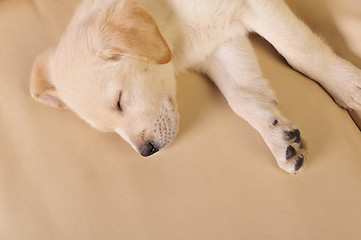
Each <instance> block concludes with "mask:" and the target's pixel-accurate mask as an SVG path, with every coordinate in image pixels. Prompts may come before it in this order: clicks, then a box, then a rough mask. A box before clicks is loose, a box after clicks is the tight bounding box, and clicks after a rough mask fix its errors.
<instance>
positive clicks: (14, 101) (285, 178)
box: [0, 0, 361, 240]
mask: <svg viewBox="0 0 361 240" xmlns="http://www.w3.org/2000/svg"><path fill="white" fill-rule="evenodd" d="M288 3H289V4H290V6H291V7H292V8H293V9H294V10H295V11H296V12H297V15H298V16H300V17H301V18H303V19H304V20H305V21H306V22H307V23H308V24H310V25H311V27H312V28H313V29H314V30H315V31H317V32H318V33H320V34H322V35H323V36H324V37H325V39H326V40H327V41H328V42H330V44H331V45H332V46H333V48H334V49H335V50H336V51H337V52H338V53H339V54H340V55H342V56H344V57H345V58H347V59H349V60H351V61H352V62H353V63H354V64H356V65H358V66H359V67H361V61H360V59H361V58H360V57H361V54H360V45H359V42H357V41H359V40H358V39H360V37H359V36H360V31H361V28H360V26H361V17H360V16H361V9H360V8H361V7H360V6H361V1H360V0H332V1H330V0H320V1H314V0H292V1H291V0H290V1H288ZM76 4H77V2H76V1H72V0H63V1H57V0H37V1H35V0H34V1H30V0H0V46H1V47H0V239H1V240H35V239H44V240H45V239H46V240H50V239H52V240H63V239H71V240H80V239H87V240H88V239H92V240H93V239H94V240H117V239H122V240H177V239H179V240H203V239H204V240H213V239H214V240H220V239H222V240H223V239H225V240H238V239H242V240H243V239H272V240H283V239H293V240H304V239H308V240H310V239H317V240H323V239H324V240H333V239H335V240H336V239H337V240H338V239H348V240H353V239H355V240H356V239H360V237H361V227H360V226H361V225H360V223H361V135H360V132H359V130H358V128H357V127H356V125H355V124H354V122H353V121H352V120H351V118H350V116H349V115H348V114H347V112H346V111H345V110H342V109H340V108H339V107H337V106H336V104H335V103H334V102H333V101H332V100H331V98H330V97H329V96H328V95H327V94H326V93H325V92H324V91H323V90H322V89H321V88H320V87H319V86H318V85H317V84H316V83H315V82H313V81H311V80H309V79H308V78H306V77H304V76H303V75H301V74H300V73H297V72H296V71H294V70H292V69H290V68H289V67H288V66H287V64H286V63H285V61H284V60H283V58H282V57H280V56H279V55H278V54H277V52H276V51H275V50H274V49H273V48H272V47H271V46H270V45H269V44H268V43H266V42H265V41H264V40H262V39H261V38H260V37H256V36H253V37H252V38H253V44H254V46H255V47H256V52H257V55H258V57H259V61H260V63H261V66H262V69H263V71H264V75H265V76H266V77H267V78H268V79H269V80H270V84H271V85H272V87H273V88H274V89H275V92H276V94H277V96H278V98H279V103H280V106H281V107H282V109H283V111H284V113H285V115H286V116H288V117H289V118H290V119H291V120H293V121H294V122H295V123H297V124H298V125H299V127H300V129H301V130H302V133H303V136H304V137H305V139H307V145H308V147H309V155H308V161H307V168H306V169H305V170H304V171H303V172H302V173H300V174H298V175H296V176H292V175H288V174H286V173H284V172H283V171H282V170H280V169H279V168H278V167H277V165H276V162H275V160H274V159H273V156H272V154H271V152H270V151H269V150H268V149H267V146H266V144H265V143H264V142H263V141H262V138H261V137H260V136H259V135H258V134H257V132H256V131H255V130H253V129H252V128H251V127H250V126H249V125H248V124H247V123H246V122H245V121H243V120H242V119H240V118H239V117H237V116H236V115H235V114H234V113H233V112H232V111H231V109H230V108H229V107H228V105H227V103H226V101H225V100H224V98H223V97H222V95H221V94H220V93H219V91H218V90H217V89H216V88H215V87H214V86H213V85H212V84H211V83H209V82H208V81H207V80H206V79H204V78H202V77H200V76H198V75H195V74H191V73H187V74H184V75H182V76H180V77H179V81H178V104H179V109H180V114H181V124H180V132H179V134H178V136H177V138H176V140H175V141H174V143H173V144H172V145H170V146H169V147H168V148H167V149H165V150H163V151H161V152H160V153H158V154H156V155H155V156H153V157H150V158H146V159H145V158H142V157H141V156H140V155H139V154H137V153H136V152H135V151H134V150H133V149H132V148H131V147H130V146H128V144H127V143H125V142H124V141H123V140H122V139H121V138H120V137H118V136H117V135H116V134H111V133H109V134H104V133H100V132H97V131H96V130H93V129H92V128H91V127H89V126H88V125H87V124H85V123H84V122H83V121H81V120H80V119H79V118H78V117H77V116H76V115H75V114H73V113H71V112H69V111H63V110H56V109H53V108H49V107H46V106H44V105H41V104H39V103H37V102H35V101H33V100H32V99H31V98H30V94H29V76H30V70H31V65H32V62H33V60H34V59H35V57H36V56H37V55H38V54H39V53H41V52H42V51H43V50H45V49H46V48H48V47H49V46H52V45H53V44H56V42H57V41H58V40H59V37H60V35H61V33H62V31H63V30H64V28H65V26H66V23H67V22H68V21H69V19H70V17H71V14H72V12H73V10H74V7H75V6H76ZM351 19H353V20H351Z"/></svg>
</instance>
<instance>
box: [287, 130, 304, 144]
mask: <svg viewBox="0 0 361 240" xmlns="http://www.w3.org/2000/svg"><path fill="white" fill-rule="evenodd" d="M285 135H286V140H292V139H295V140H294V142H295V143H300V142H301V133H300V131H299V130H298V129H294V130H292V131H286V132H285Z"/></svg>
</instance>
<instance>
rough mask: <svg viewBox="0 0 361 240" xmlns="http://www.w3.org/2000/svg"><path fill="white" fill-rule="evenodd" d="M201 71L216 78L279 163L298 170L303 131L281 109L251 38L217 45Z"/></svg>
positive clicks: (284, 166) (234, 108)
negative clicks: (259, 63)
mask: <svg viewBox="0 0 361 240" xmlns="http://www.w3.org/2000/svg"><path fill="white" fill-rule="evenodd" d="M202 71H203V72H205V73H206V74H207V75H208V76H209V77H210V78H211V79H212V80H213V81H214V82H215V84H216V85H217V86H218V88H219V89H220V91H221V92H222V93H223V95H224V96H225V97H226V99H227V101H228V103H229V105H230V106H231V108H232V109H233V110H234V112H235V113H236V114H238V115H239V116H241V117H242V118H244V119H245V120H246V121H248V122H249V123H250V124H251V125H252V126H253V127H254V128H255V129H256V130H257V131H258V132H259V133H260V134H261V135H262V137H263V139H264V140H265V142H266V144H267V145H268V147H269V148H270V149H271V151H272V153H273V155H274V156H275V158H276V160H277V163H278V165H279V166H280V167H281V168H282V169H283V170H285V171H287V172H289V173H296V172H297V171H298V170H299V169H300V168H301V167H302V164H303V162H304V158H305V151H304V149H303V147H302V142H301V137H300V131H299V130H298V129H297V128H296V127H295V126H294V124H292V123H291V122H290V121H289V120H287V119H286V118H285V117H284V116H283V115H282V114H281V112H280V111H279V109H278V107H277V102H276V100H275V97H274V94H273V92H272V90H271V89H270V88H269V86H268V84H267V81H266V80H265V79H264V78H263V77H262V74H261V71H260V68H259V66H258V63H257V60H256V57H255V54H254V52H253V49H252V47H251V45H250V42H249V40H248V38H246V37H244V38H242V39H239V40H232V41H229V42H227V43H225V44H224V45H222V46H220V47H218V48H217V49H216V50H215V51H214V52H213V53H212V54H211V56H209V57H208V58H207V59H206V60H205V62H204V64H203V65H202Z"/></svg>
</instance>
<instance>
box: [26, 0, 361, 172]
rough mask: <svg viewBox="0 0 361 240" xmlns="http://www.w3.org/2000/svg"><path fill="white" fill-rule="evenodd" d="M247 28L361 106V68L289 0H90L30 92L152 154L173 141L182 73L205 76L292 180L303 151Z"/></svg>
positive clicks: (44, 60) (43, 63)
mask: <svg viewBox="0 0 361 240" xmlns="http://www.w3.org/2000/svg"><path fill="white" fill-rule="evenodd" d="M250 31H256V32H257V33H259V34H260V35H262V36H263V37H265V38H266V39H267V40H268V41H270V42H271V43H272V44H273V45H274V46H275V47H276V48H277V50H278V51H279V52H280V53H281V54H282V55H283V56H284V57H285V58H286V59H287V61H288V62H289V63H290V64H291V65H292V66H293V67H294V68H295V69H297V70H299V71H301V72H303V73H305V74H307V75H308V76H310V77H311V78H313V79H315V80H316V81H318V82H319V83H320V84H321V85H322V86H323V87H324V88H325V89H326V90H327V91H329V93H330V94H332V96H333V97H334V98H335V100H336V101H337V102H338V103H339V104H340V105H341V106H343V107H347V108H351V109H360V108H361V71H360V70H359V69H357V68H356V67H354V66H353V65H352V64H351V63H349V62H347V61H345V60H343V59H341V58H339V57H338V56H336V55H335V54H334V53H333V52H332V51H331V50H330V48H329V47H328V46H327V45H325V44H324V43H323V42H322V41H321V40H320V39H319V38H318V37H317V36H316V35H314V34H313V33H312V32H311V31H310V29H309V28H308V27H307V26H306V25H304V24H303V23H302V22H301V21H300V20H298V19H297V18H296V17H295V16H294V15H293V13H292V12H291V11H290V10H289V8H288V7H287V6H286V4H285V3H284V2H283V1H282V0H273V1H269V0H213V1H209V0H197V1H191V0H152V1H149V0H137V1H136V2H135V1H132V0H102V1H100V0H85V1H84V2H83V3H82V4H81V5H80V6H79V8H78V10H77V11H76V13H75V15H74V18H73V20H72V21H71V23H70V24H69V26H68V28H67V30H66V32H65V33H64V35H63V37H62V39H61V41H60V42H59V44H58V46H57V47H56V48H54V49H51V50H48V51H46V52H45V53H44V54H42V55H40V56H39V57H38V58H37V60H36V61H35V64H34V68H33V74H32V80H31V93H32V96H33V97H34V98H35V99H37V100H38V101H40V102H43V103H46V104H49V105H51V106H55V107H60V108H70V109H71V110H73V111H74V112H76V113H77V114H78V115H79V116H80V117H81V118H83V119H84V120H85V121H87V122H88V123H90V124H91V125H92V126H93V127H95V128H97V129H100V130H103V131H115V132H117V133H118V134H120V135H121V136H122V137H123V138H124V139H125V140H126V141H128V142H129V143H130V144H131V145H132V146H133V147H134V148H135V149H136V150H137V151H138V152H140V153H141V154H142V155H145V156H148V155H151V154H153V153H154V152H156V151H158V150H160V149H162V148H164V147H165V146H167V145H168V144H169V143H170V142H171V141H172V140H173V138H174V137H175V134H176V131H177V127H178V114H177V107H176V101H175V95H176V78H175V76H176V75H177V74H178V73H180V72H182V71H186V70H193V71H197V72H201V73H204V74H207V75H208V76H209V77H210V78H211V79H212V80H213V81H214V82H215V84H216V85H217V86H218V88H219V89H220V91H221V92H222V93H223V94H224V96H225V97H226V99H227V101H228V102H229V104H230V106H231V107H232V109H233V110H234V111H235V113H236V114H238V115H239V116H241V117H243V118H244V119H245V120H247V121H248V122H249V123H250V124H251V125H252V126H253V127H254V128H255V129H256V130H257V131H259V133H260V134H261V135H262V137H263V138H264V140H265V142H266V143H267V145H268V146H269V148H270V149H271V151H272V152H273V154H274V156H275V158H276V160H277V163H278V165H279V166H280V167H281V168H282V169H284V170H285V171H287V172H290V173H295V172H297V171H298V170H299V169H300V167H301V166H302V164H303V162H304V159H305V149H304V148H303V145H302V141H301V139H300V135H299V131H298V130H297V129H296V128H295V127H294V125H293V124H292V123H291V122H290V121H288V120H287V118H285V117H284V116H283V115H282V114H281V112H280V111H279V109H278V107H277V102H276V98H275V96H274V94H273V92H272V90H271V89H270V88H269V86H268V84H267V81H266V80H265V79H264V77H263V76H262V73H261V70H260V69H259V66H258V63H257V60H256V57H255V54H254V52H253V50H252V47H251V45H250V43H249V40H248V38H247V33H248V32H250ZM118 102H119V103H120V108H119V107H118Z"/></svg>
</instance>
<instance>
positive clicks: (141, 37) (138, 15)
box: [101, 0, 172, 64]
mask: <svg viewBox="0 0 361 240" xmlns="http://www.w3.org/2000/svg"><path fill="white" fill-rule="evenodd" d="M101 26H102V27H101V28H102V29H101V31H102V36H103V37H104V40H105V43H106V46H105V47H106V50H105V55H106V57H107V58H109V59H116V58H117V56H119V55H122V56H130V57H135V58H138V59H140V60H143V61H146V62H149V63H155V64H166V63H168V62H170V60H171V59H172V52H171V51H170V49H169V47H168V44H167V42H166V41H165V40H164V38H163V36H162V35H161V33H160V32H159V29H158V27H157V25H156V23H155V21H154V19H153V18H152V16H150V15H149V13H148V12H146V11H145V10H144V9H143V8H141V7H140V6H139V5H138V4H137V3H136V2H135V1H133V0H129V1H120V2H119V3H117V4H116V5H115V6H114V7H113V8H111V9H108V10H107V11H106V12H105V13H104V18H103V22H101Z"/></svg>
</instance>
